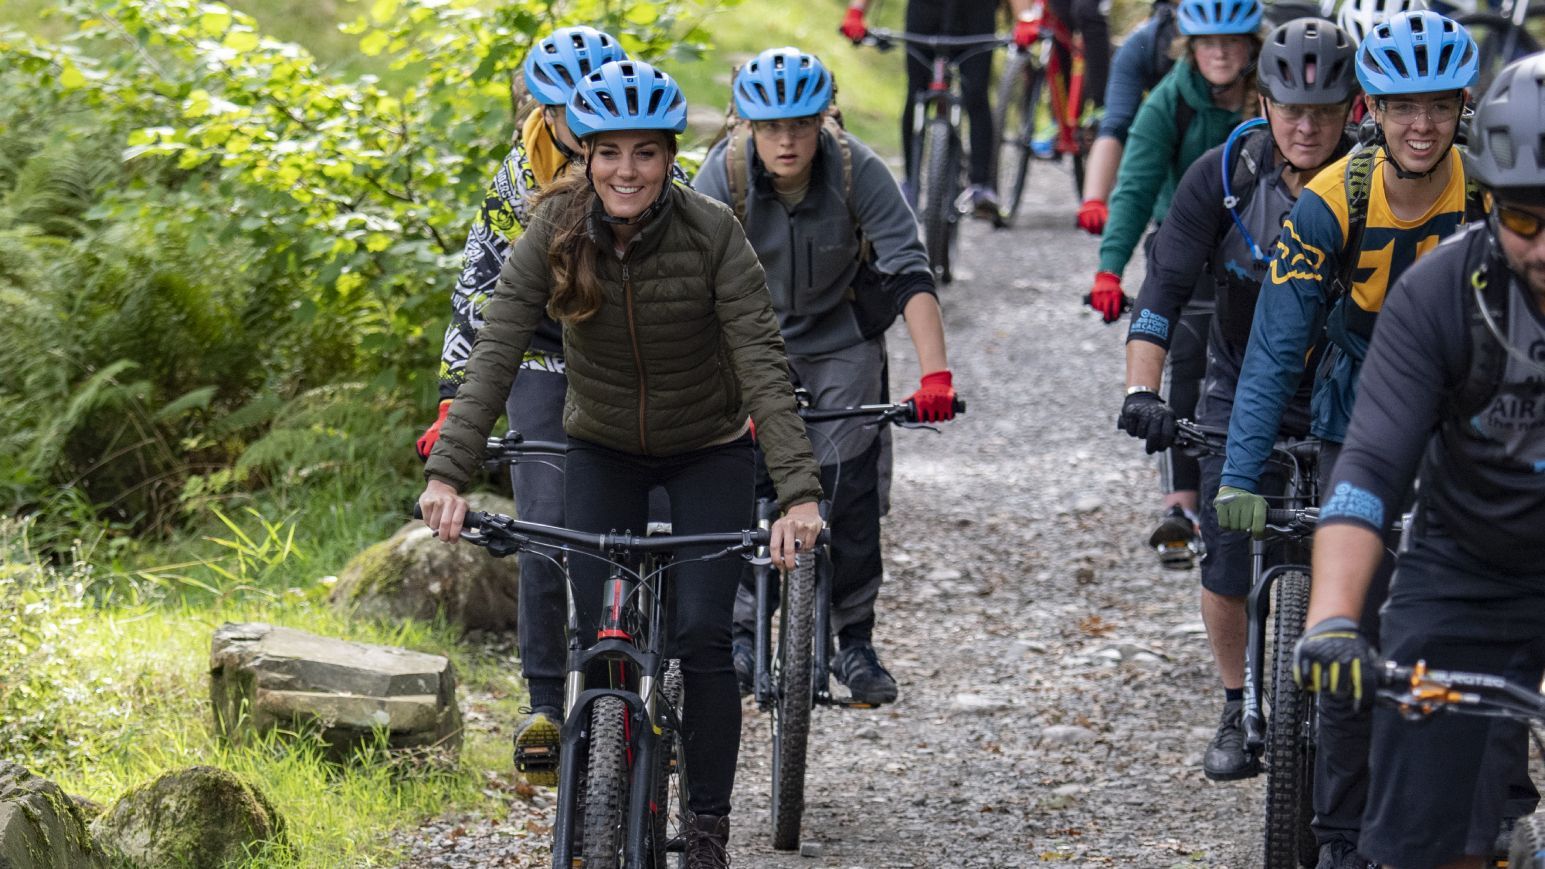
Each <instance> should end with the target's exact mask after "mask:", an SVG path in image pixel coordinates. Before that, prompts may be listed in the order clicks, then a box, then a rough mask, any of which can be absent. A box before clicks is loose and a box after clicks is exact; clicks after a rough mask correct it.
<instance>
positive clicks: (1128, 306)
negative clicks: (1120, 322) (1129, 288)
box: [1084, 293, 1132, 314]
mask: <svg viewBox="0 0 1545 869" xmlns="http://www.w3.org/2000/svg"><path fill="white" fill-rule="evenodd" d="M1093 303H1094V293H1084V305H1085V306H1090V305H1092V304H1093ZM1131 310H1132V297H1131V296H1128V295H1126V294H1122V296H1121V313H1123V314H1125V313H1127V312H1128V311H1131Z"/></svg>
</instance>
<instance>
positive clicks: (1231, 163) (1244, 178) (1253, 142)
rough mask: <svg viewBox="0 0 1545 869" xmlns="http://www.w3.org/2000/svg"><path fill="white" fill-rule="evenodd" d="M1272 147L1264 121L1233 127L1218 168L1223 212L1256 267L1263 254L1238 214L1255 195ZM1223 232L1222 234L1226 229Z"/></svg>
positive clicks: (1270, 160) (1272, 143)
mask: <svg viewBox="0 0 1545 869" xmlns="http://www.w3.org/2000/svg"><path fill="white" fill-rule="evenodd" d="M1274 146H1275V143H1274V142H1273V141H1272V138H1271V130H1270V129H1268V128H1267V126H1266V119H1265V118H1251V119H1250V120H1248V121H1245V122H1244V123H1243V124H1240V125H1239V126H1237V127H1235V128H1234V131H1233V132H1232V133H1229V136H1228V138H1227V139H1225V140H1224V141H1223V160H1222V163H1221V166H1220V171H1221V172H1222V174H1223V208H1224V209H1225V210H1226V211H1228V215H1229V218H1230V219H1231V220H1233V221H1234V225H1235V226H1236V227H1238V228H1239V232H1240V234H1241V235H1243V236H1244V238H1245V241H1246V242H1248V243H1249V245H1250V255H1251V256H1252V257H1254V258H1255V261H1256V262H1257V263H1264V262H1266V261H1267V259H1268V258H1267V256H1266V252H1265V251H1263V250H1261V246H1260V245H1259V244H1258V243H1257V242H1256V240H1255V237H1254V236H1253V235H1251V234H1250V230H1249V229H1248V228H1247V227H1246V226H1245V224H1244V221H1243V220H1241V219H1240V217H1239V212H1240V211H1242V210H1244V208H1245V205H1246V204H1247V203H1249V201H1250V198H1251V197H1252V196H1254V195H1255V187H1256V181H1258V180H1259V179H1260V177H1261V170H1262V169H1263V168H1269V167H1270V166H1271V163H1272V149H1273V147H1274ZM1224 232H1225V234H1226V233H1227V229H1225V230H1224Z"/></svg>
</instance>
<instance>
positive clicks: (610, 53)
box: [525, 26, 628, 106]
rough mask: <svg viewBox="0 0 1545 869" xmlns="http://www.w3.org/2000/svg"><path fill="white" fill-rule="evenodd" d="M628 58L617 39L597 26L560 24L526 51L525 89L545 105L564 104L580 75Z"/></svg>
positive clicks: (585, 74) (572, 91)
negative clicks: (527, 52)
mask: <svg viewBox="0 0 1545 869" xmlns="http://www.w3.org/2000/svg"><path fill="white" fill-rule="evenodd" d="M627 59H628V55H627V52H625V51H623V50H622V46H621V45H619V44H618V42H617V40H615V39H613V38H611V37H610V36H608V35H607V34H605V33H602V32H601V31H599V30H596V29H595V28H594V27H583V26H581V27H560V28H559V29H557V30H554V31H553V32H552V33H549V34H548V35H547V36H545V37H543V38H542V39H541V40H539V41H538V42H537V44H536V45H533V46H532V47H531V53H530V54H528V55H526V63H525V71H526V90H528V91H530V92H531V95H532V96H534V97H536V101H537V102H539V103H541V104H542V105H544V106H561V105H563V104H564V103H567V102H568V101H569V94H572V93H574V86H575V85H577V84H579V80H580V79H582V78H584V77H585V76H587V75H589V74H591V73H592V72H595V71H596V70H598V69H600V68H601V66H602V65H603V64H606V63H610V62H612V61H614V60H627Z"/></svg>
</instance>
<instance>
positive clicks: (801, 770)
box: [752, 389, 966, 851]
mask: <svg viewBox="0 0 1545 869" xmlns="http://www.w3.org/2000/svg"><path fill="white" fill-rule="evenodd" d="M796 397H797V399H798V400H799V415H800V416H802V417H804V419H805V421H806V422H826V421H831V420H838V419H850V418H857V417H868V418H870V419H872V420H873V422H872V424H873V425H895V426H898V427H902V428H925V429H928V430H930V431H937V429H934V428H932V427H931V426H928V425H925V424H922V423H919V422H918V420H917V411H916V408H914V407H913V406H912V404H911V402H903V403H901V404H866V405H859V406H857V407H842V408H817V407H811V406H810V405H809V393H808V392H806V391H805V390H803V389H800V390H796ZM965 409H966V405H965V402H964V401H963V400H960V399H956V402H955V412H956V413H964V412H965ZM828 446H829V447H830V452H832V453H835V452H836V445H835V444H828ZM822 464H823V465H826V464H831V463H830V462H826V461H824V460H823V461H822ZM836 464H837V468H838V470H837V482H836V483H835V484H834V485H833V489H834V490H835V489H836V487H837V486H840V485H841V479H842V472H841V462H840V461H837V462H836ZM828 494H829V495H832V496H833V497H835V491H834V492H832V493H828ZM822 513H823V515H824V514H825V513H826V505H824V504H823V505H822ZM756 515H757V527H758V528H768V527H770V526H771V523H772V521H773V520H774V519H776V518H777V516H778V505H777V504H776V503H775V502H773V501H771V500H770V499H766V498H762V499H759V500H758V501H757V514H756ZM757 555H758V557H757V558H756V559H755V560H753V562H752V564H753V568H752V570H753V577H754V579H755V595H756V634H755V641H754V646H753V654H754V658H755V671H754V675H753V678H752V696H753V697H754V698H755V700H756V705H757V708H758V709H760V710H761V711H763V712H770V713H771V718H772V773H773V780H772V812H771V816H772V844H773V847H774V848H776V849H778V850H782V851H790V850H794V849H796V848H798V847H799V830H800V825H801V823H802V821H803V818H804V809H805V765H806V764H805V762H806V755H807V753H808V749H809V738H810V714H811V710H812V709H813V708H814V707H815V706H835V707H838V708H848V709H869V708H872V704H868V703H861V702H858V701H855V700H853V699H851V698H847V697H840V696H837V695H835V694H833V693H832V690H831V668H830V662H831V644H832V630H831V596H832V565H831V558H830V554H829V550H827V549H826V548H824V547H823V548H821V549H820V550H819V551H818V552H817V553H816V557H815V569H814V570H813V571H812V572H811V573H810V574H799V573H797V572H796V573H795V574H794V575H792V576H788V577H785V578H784V581H783V582H782V583H779V581H778V577H777V576H776V575H775V574H774V572H773V570H772V563H771V561H770V560H768V559H766V558H764V557H763V553H762V552H761V551H760V550H759V551H758V553H757ZM775 598H776V599H777V601H778V602H777V603H776V604H774V599H775ZM774 611H776V612H777V613H778V614H779V618H778V627H777V632H776V635H775V634H774V629H773V613H774Z"/></svg>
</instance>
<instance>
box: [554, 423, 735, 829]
mask: <svg viewBox="0 0 1545 869" xmlns="http://www.w3.org/2000/svg"><path fill="white" fill-rule="evenodd" d="M755 462H756V460H755V458H754V456H753V455H752V451H751V439H750V438H749V437H743V438H740V439H739V440H736V441H734V442H732V443H728V444H725V445H723V446H718V447H708V448H705V449H701V450H696V451H693V452H690V453H686V454H683V455H679V456H665V457H652V456H639V455H633V454H631V453H622V452H618V451H616V450H611V449H607V448H605V447H602V446H598V445H596V444H593V443H587V442H585V441H581V440H575V439H573V438H570V439H569V452H568V456H567V458H566V470H565V479H564V498H565V514H566V517H567V521H568V524H569V526H570V527H571V528H576V529H579V530H581V531H597V532H605V531H613V530H615V531H619V532H620V531H632V532H633V533H635V534H642V533H644V530H645V528H646V523H647V521H648V514H649V490H650V489H651V488H653V487H655V486H661V487H663V488H664V489H665V491H666V493H667V494H668V495H669V496H670V502H671V530H672V532H674V533H676V534H708V533H715V532H720V531H740V530H742V529H745V528H750V527H751V524H752V518H751V514H752V490H753V485H754V473H755V470H756V465H755ZM710 551H713V549H712V548H704V547H698V548H697V549H686V550H682V551H681V552H678V553H676V562H677V563H676V565H675V566H674V567H672V568H671V571H672V572H671V584H672V587H673V588H674V595H673V600H672V608H671V612H672V617H673V618H674V625H673V628H674V630H673V631H672V644H671V653H672V654H673V655H674V656H677V657H679V658H681V671H682V675H683V678H684V682H685V685H684V686H683V687H684V689H685V693H686V696H687V697H688V698H689V699H688V700H687V703H686V707H687V708H686V710H685V711H684V714H683V719H682V731H683V736H684V738H685V742H686V755H687V767H688V770H689V772H690V776H691V787H692V792H691V793H690V794H689V795H688V798H687V802H688V803H689V805H690V807H691V809H692V811H694V812H696V813H698V814H705V815H723V814H727V813H728V812H729V810H730V792H731V791H732V790H733V789H734V786H735V760H736V756H737V755H738V754H739V752H740V691H739V689H738V687H737V686H736V684H735V668H734V666H733V665H732V664H731V662H730V621H731V618H732V612H733V608H734V604H735V586H736V582H737V580H738V579H739V577H740V564H741V563H740V562H739V561H738V560H736V559H733V558H718V559H714V560H712V561H698V562H693V561H691V559H692V558H693V557H695V556H700V555H705V554H707V553H708V552H710ZM569 565H570V573H571V578H572V580H573V583H574V596H575V600H574V605H575V609H576V611H577V612H578V614H579V624H580V626H581V627H580V632H581V637H582V638H583V639H584V641H585V642H586V644H587V645H588V644H589V643H590V642H591V641H592V639H593V638H594V636H595V630H596V626H597V625H598V624H599V621H600V611H601V593H602V590H603V589H604V587H605V583H606V577H607V574H608V572H609V568H608V565H607V564H606V563H605V562H603V561H600V560H598V559H595V558H588V557H585V556H581V555H574V556H570V558H569Z"/></svg>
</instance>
